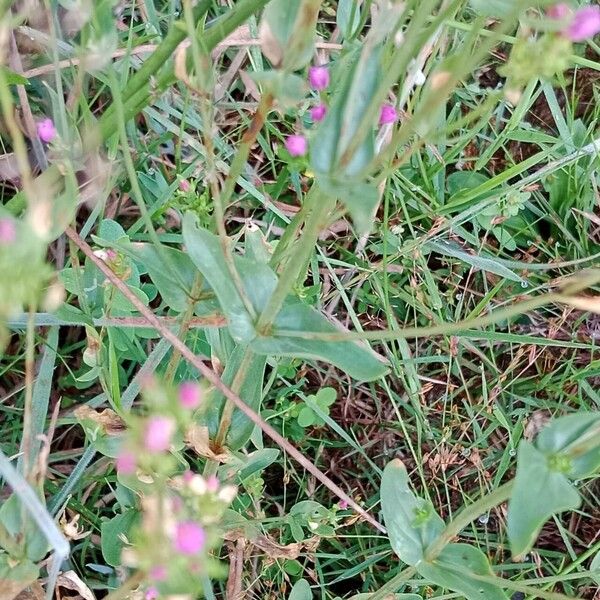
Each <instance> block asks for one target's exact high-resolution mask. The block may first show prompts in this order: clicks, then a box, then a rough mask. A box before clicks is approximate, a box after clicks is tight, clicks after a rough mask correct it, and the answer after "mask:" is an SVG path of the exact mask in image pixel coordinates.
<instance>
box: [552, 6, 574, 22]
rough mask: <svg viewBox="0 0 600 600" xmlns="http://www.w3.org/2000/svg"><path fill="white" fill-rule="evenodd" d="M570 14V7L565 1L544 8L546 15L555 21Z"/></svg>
mask: <svg viewBox="0 0 600 600" xmlns="http://www.w3.org/2000/svg"><path fill="white" fill-rule="evenodd" d="M570 14H571V7H570V6H569V5H568V4H567V3H566V2H559V3H558V4H555V5H554V6H550V7H549V8H548V9H547V10H546V15H547V16H548V17H549V18H550V19H556V20H557V21H562V20H563V19H566V18H567V17H568V16H569V15H570Z"/></svg>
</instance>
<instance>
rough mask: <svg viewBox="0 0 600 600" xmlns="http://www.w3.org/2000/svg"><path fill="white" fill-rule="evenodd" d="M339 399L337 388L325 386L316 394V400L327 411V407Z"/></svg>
mask: <svg viewBox="0 0 600 600" xmlns="http://www.w3.org/2000/svg"><path fill="white" fill-rule="evenodd" d="M336 399H337V392H336V391H335V388H332V387H325V388H321V389H320V390H319V391H318V392H317V393H316V395H315V402H316V403H317V404H318V405H319V406H320V407H321V409H323V411H327V408H328V407H329V406H331V405H332V404H333V403H334V402H335V401H336Z"/></svg>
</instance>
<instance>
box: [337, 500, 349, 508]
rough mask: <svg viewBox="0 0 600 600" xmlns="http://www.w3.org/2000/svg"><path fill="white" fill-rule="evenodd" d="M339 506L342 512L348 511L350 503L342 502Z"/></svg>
mask: <svg viewBox="0 0 600 600" xmlns="http://www.w3.org/2000/svg"><path fill="white" fill-rule="evenodd" d="M338 506H339V507H340V510H346V509H347V508H348V502H347V501H346V500H340V501H339V502H338Z"/></svg>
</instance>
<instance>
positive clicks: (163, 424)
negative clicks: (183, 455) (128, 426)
mask: <svg viewBox="0 0 600 600" xmlns="http://www.w3.org/2000/svg"><path fill="white" fill-rule="evenodd" d="M174 433H175V421H173V419H171V418H169V417H160V416H157V417H150V418H149V419H148V422H147V423H146V430H145V431H144V446H145V447H146V450H148V452H152V453H154V454H157V453H159V452H166V451H167V450H168V449H169V448H170V447H171V438H172V437H173V434H174Z"/></svg>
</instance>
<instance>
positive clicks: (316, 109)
mask: <svg viewBox="0 0 600 600" xmlns="http://www.w3.org/2000/svg"><path fill="white" fill-rule="evenodd" d="M308 112H309V113H310V118H311V119H312V120H313V121H314V122H315V123H318V122H319V121H322V120H323V119H324V118H325V115H326V114H327V106H326V105H325V104H323V102H321V104H317V106H313V107H312V108H311V109H310V110H309V111H308Z"/></svg>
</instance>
